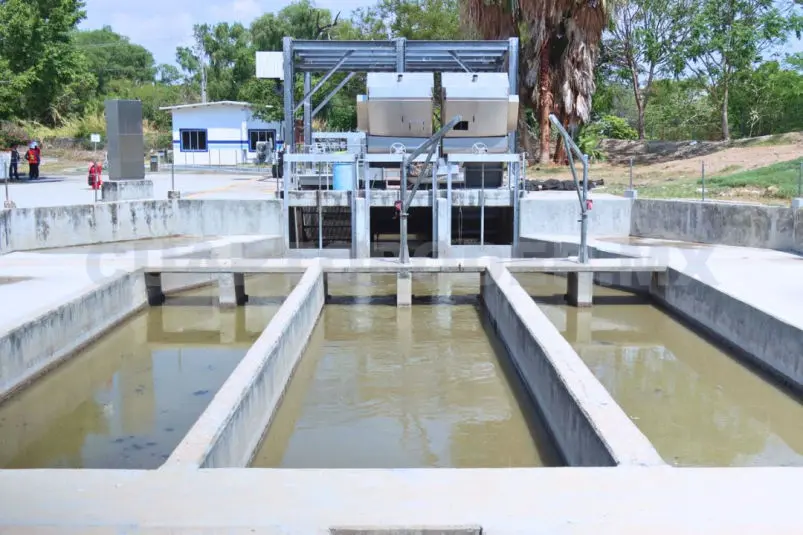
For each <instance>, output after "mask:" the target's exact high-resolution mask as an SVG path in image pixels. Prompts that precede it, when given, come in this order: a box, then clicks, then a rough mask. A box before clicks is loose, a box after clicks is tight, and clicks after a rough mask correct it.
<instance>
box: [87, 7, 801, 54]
mask: <svg viewBox="0 0 803 535" xmlns="http://www.w3.org/2000/svg"><path fill="white" fill-rule="evenodd" d="M289 3H290V0H212V1H208V2H204V1H203V0H201V1H199V0H137V1H135V2H130V1H128V2H126V1H121V0H86V6H87V7H86V11H87V18H86V20H84V21H83V23H82V24H81V27H82V28H83V29H96V28H101V27H103V26H106V25H108V26H111V27H112V29H113V30H114V31H115V32H117V33H119V34H122V35H125V36H128V37H129V38H130V39H131V42H133V43H136V44H138V45H142V46H144V47H145V48H147V49H148V50H150V51H151V52H152V53H153V55H154V58H155V59H156V62H157V63H171V64H175V59H176V47H178V46H186V45H190V44H192V27H193V25H194V24H201V23H204V22H208V23H215V22H224V21H225V22H243V23H246V24H248V23H250V22H251V21H252V20H254V19H255V18H257V17H258V16H260V15H262V14H263V13H267V12H269V11H278V10H280V9H282V8H283V7H285V6H286V5H287V4H289ZM374 3H375V0H317V1H316V2H315V4H316V5H317V6H318V7H320V8H325V9H329V10H331V11H332V12H333V13H337V12H338V11H342V12H343V15H347V14H349V13H351V11H353V10H354V9H356V8H359V7H366V6H370V5H373V4H374ZM785 48H786V51H789V52H800V51H803V41H801V40H799V39H794V40H793V41H792V42H790V43H789V44H788V45H787V46H786V47H785Z"/></svg>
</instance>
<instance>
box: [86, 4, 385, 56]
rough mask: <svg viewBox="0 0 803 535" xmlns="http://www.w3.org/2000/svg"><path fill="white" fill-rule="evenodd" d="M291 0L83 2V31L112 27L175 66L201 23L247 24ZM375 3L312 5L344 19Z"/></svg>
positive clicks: (280, 7) (276, 9) (278, 8)
mask: <svg viewBox="0 0 803 535" xmlns="http://www.w3.org/2000/svg"><path fill="white" fill-rule="evenodd" d="M289 3H290V0H212V1H203V0H201V1H199V0H137V1H135V2H130V1H129V2H124V1H121V0H86V12H87V18H86V20H84V21H83V22H82V23H81V28H82V29H97V28H102V27H103V26H106V25H108V26H111V27H112V29H113V30H114V31H115V32H117V33H119V34H121V35H125V36H127V37H129V38H130V39H131V42H133V43H136V44H138V45H142V46H144V47H145V48H147V49H148V50H150V51H151V52H152V53H153V55H154V58H155V59H156V62H157V63H175V59H176V47H178V46H186V45H189V44H192V27H193V25H194V24H201V23H204V22H208V23H215V22H224V21H225V22H243V23H246V24H247V23H250V22H251V21H252V20H254V19H255V18H257V17H258V16H260V15H262V14H264V13H267V12H270V11H278V10H280V9H282V8H283V7H285V6H286V5H287V4H289ZM374 3H375V0H317V1H316V2H315V5H317V6H318V7H320V8H325V9H329V10H331V11H332V12H334V13H337V12H338V11H342V12H343V15H347V14H348V13H351V11H352V10H354V9H356V8H358V7H366V6H370V5H373V4H374Z"/></svg>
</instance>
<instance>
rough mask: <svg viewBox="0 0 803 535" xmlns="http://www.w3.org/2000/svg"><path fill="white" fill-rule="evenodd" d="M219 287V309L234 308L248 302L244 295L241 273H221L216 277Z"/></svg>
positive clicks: (243, 277) (243, 279) (243, 280)
mask: <svg viewBox="0 0 803 535" xmlns="http://www.w3.org/2000/svg"><path fill="white" fill-rule="evenodd" d="M218 286H219V287H220V308H234V307H236V306H238V305H244V304H245V303H246V302H247V301H248V296H247V295H246V294H245V275H244V274H242V273H223V274H220V275H218Z"/></svg>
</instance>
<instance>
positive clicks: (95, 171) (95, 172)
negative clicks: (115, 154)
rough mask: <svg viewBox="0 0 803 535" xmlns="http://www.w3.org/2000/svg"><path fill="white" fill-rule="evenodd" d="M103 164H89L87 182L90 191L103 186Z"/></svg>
mask: <svg viewBox="0 0 803 535" xmlns="http://www.w3.org/2000/svg"><path fill="white" fill-rule="evenodd" d="M102 176H103V164H101V163H96V162H92V163H90V164H89V177H88V182H89V184H90V185H91V186H92V189H95V190H98V189H100V188H101V186H102V185H103V178H102Z"/></svg>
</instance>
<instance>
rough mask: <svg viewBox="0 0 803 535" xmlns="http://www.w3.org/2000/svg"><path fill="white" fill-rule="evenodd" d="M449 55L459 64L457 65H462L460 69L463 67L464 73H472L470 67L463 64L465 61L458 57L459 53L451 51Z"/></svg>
mask: <svg viewBox="0 0 803 535" xmlns="http://www.w3.org/2000/svg"><path fill="white" fill-rule="evenodd" d="M449 55H450V56H452V57H453V58H454V60H455V61H456V62H457V64H458V65H460V67H462V68H463V70H464V71H466V72H472V71H471V69H469V68H468V66H467V65H466V64H465V63H463V61H462V60H461V59H460V57H459V56H458V55H457V52H455V51H454V50H450V51H449Z"/></svg>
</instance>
